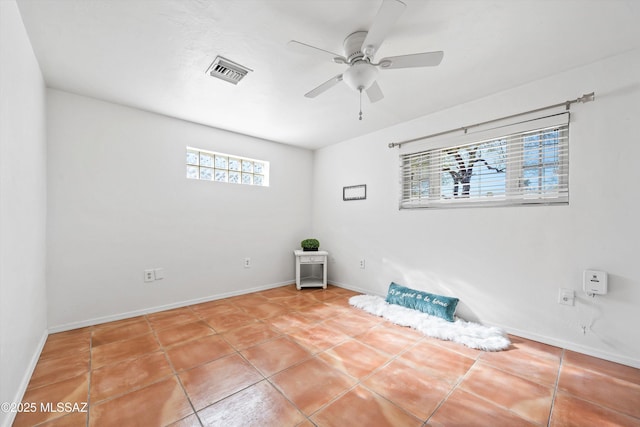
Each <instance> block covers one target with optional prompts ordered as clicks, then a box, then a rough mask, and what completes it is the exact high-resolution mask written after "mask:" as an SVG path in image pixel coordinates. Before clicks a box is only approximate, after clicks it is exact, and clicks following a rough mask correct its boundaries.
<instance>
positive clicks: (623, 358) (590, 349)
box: [487, 322, 640, 369]
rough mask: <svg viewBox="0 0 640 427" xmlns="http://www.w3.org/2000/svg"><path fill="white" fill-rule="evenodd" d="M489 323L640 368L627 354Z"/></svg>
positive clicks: (550, 343)
mask: <svg viewBox="0 0 640 427" xmlns="http://www.w3.org/2000/svg"><path fill="white" fill-rule="evenodd" d="M487 325H490V326H495V327H497V328H500V329H502V330H503V331H505V332H507V333H509V334H512V335H516V336H518V337H522V338H526V339H530V340H533V341H538V342H541V343H543V344H548V345H553V346H556V347H561V348H564V349H566V350H571V351H575V352H577V353H582V354H586V355H587V356H593V357H597V358H598V359H604V360H608V361H610V362H615V363H620V364H622V365H626V366H631V367H632V368H639V369H640V359H634V358H632V357H626V356H621V355H618V354H614V353H609V352H606V351H602V350H599V349H597V348H593V347H588V346H584V345H580V344H576V343H573V342H571V341H565V340H560V339H557V338H553V337H549V336H546V335H540V334H535V333H531V332H528V331H523V330H521V329H516V328H511V327H509V326H504V325H500V324H492V323H489V322H487Z"/></svg>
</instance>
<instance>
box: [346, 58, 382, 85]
mask: <svg viewBox="0 0 640 427" xmlns="http://www.w3.org/2000/svg"><path fill="white" fill-rule="evenodd" d="M377 77H378V69H377V68H376V67H375V66H373V65H371V64H369V63H368V62H364V61H359V62H356V63H355V64H353V65H351V66H350V67H349V68H348V69H347V71H345V72H344V74H343V75H342V80H344V82H345V83H346V84H347V86H349V87H350V88H351V89H353V90H357V91H359V90H367V89H369V88H370V87H371V85H372V84H373V82H375V81H376V78H377Z"/></svg>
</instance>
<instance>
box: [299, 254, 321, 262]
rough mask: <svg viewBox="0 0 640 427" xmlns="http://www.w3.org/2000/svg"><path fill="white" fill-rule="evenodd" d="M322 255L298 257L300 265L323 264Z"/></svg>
mask: <svg viewBox="0 0 640 427" xmlns="http://www.w3.org/2000/svg"><path fill="white" fill-rule="evenodd" d="M326 258H327V257H325V256H324V255H303V256H301V257H300V264H316V263H322V262H325V259H326Z"/></svg>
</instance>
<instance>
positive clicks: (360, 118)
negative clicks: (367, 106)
mask: <svg viewBox="0 0 640 427" xmlns="http://www.w3.org/2000/svg"><path fill="white" fill-rule="evenodd" d="M359 120H362V87H360V117H359Z"/></svg>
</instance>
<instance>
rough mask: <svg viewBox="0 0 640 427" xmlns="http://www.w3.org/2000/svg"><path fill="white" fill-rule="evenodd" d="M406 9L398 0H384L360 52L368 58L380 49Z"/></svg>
mask: <svg viewBox="0 0 640 427" xmlns="http://www.w3.org/2000/svg"><path fill="white" fill-rule="evenodd" d="M405 7H407V5H405V4H404V3H402V2H401V1H400V0H384V1H383V2H382V6H380V10H378V14H377V15H376V17H375V19H374V21H373V24H372V25H371V28H369V32H368V33H367V37H366V38H365V39H364V43H362V52H363V53H364V54H365V55H366V56H367V57H368V58H372V57H373V55H375V53H376V52H377V51H378V49H380V45H382V42H384V39H385V38H386V37H387V34H389V31H390V30H391V27H393V24H395V23H396V21H397V20H398V18H400V15H402V12H404V8H405Z"/></svg>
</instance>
